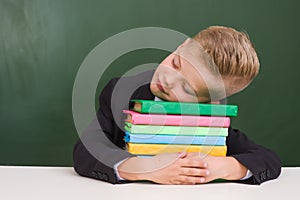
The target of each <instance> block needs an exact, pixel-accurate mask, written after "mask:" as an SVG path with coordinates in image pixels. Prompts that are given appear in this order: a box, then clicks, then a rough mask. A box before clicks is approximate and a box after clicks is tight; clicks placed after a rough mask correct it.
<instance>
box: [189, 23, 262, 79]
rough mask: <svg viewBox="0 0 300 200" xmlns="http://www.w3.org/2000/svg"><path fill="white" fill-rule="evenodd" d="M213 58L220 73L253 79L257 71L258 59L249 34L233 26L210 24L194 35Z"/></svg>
mask: <svg viewBox="0 0 300 200" xmlns="http://www.w3.org/2000/svg"><path fill="white" fill-rule="evenodd" d="M193 39H195V40H196V41H198V42H199V43H200V44H201V46H202V47H203V48H204V50H205V51H206V52H207V53H208V54H209V55H210V56H211V57H212V58H213V60H214V62H215V64H216V65H217V67H218V69H219V72H220V74H221V75H232V76H239V77H247V78H250V79H253V78H254V77H255V76H256V75H257V74H258V72H259V60H258V57H257V54H256V51H255V49H254V46H253V44H252V43H251V41H250V39H249V36H248V35H247V34H246V33H244V32H239V31H237V30H235V29H233V28H228V27H223V26H211V27H209V28H207V29H205V30H203V31H201V32H199V33H198V34H197V35H195V36H194V38H193Z"/></svg>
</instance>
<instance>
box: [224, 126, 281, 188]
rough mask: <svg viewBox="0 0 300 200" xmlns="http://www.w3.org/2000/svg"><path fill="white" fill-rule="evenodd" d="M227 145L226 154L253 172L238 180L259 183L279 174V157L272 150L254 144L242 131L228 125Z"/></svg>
mask: <svg viewBox="0 0 300 200" xmlns="http://www.w3.org/2000/svg"><path fill="white" fill-rule="evenodd" d="M227 147H228V150H227V155H228V156H230V157H233V158H235V159H236V160H237V161H238V162H239V163H240V164H241V165H242V166H245V167H246V168H247V169H249V170H250V171H251V172H252V173H253V176H252V177H250V178H249V179H246V180H242V181H238V182H242V183H249V184H261V183H263V182H265V181H268V180H272V179H275V178H277V177H278V176H279V175H280V173H281V161H280V158H279V157H278V156H277V155H276V154H275V153H274V152H273V151H271V150H269V149H267V148H265V147H263V146H260V145H258V144H255V143H254V142H253V141H252V140H250V139H249V138H248V137H247V136H246V135H245V134H244V133H243V132H241V131H239V130H236V129H232V128H231V127H230V129H229V135H228V138H227Z"/></svg>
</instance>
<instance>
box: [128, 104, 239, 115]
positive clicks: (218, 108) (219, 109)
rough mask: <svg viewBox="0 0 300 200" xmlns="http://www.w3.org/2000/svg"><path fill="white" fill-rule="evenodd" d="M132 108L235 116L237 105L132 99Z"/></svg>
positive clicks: (141, 110) (144, 110)
mask: <svg viewBox="0 0 300 200" xmlns="http://www.w3.org/2000/svg"><path fill="white" fill-rule="evenodd" d="M132 102H134V107H133V110H134V111H136V112H140V113H151V114H180V115H209V116H229V117H236V116H237V114H238V106H237V105H222V104H204V103H188V102H170V101H152V100H132Z"/></svg>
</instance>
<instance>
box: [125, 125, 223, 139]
mask: <svg viewBox="0 0 300 200" xmlns="http://www.w3.org/2000/svg"><path fill="white" fill-rule="evenodd" d="M125 130H126V131H128V132H130V133H135V134H159V135H160V134H162V135H191V136H196V135H199V136H227V135H228V128H221V127H195V126H153V125H134V124H131V123H128V122H125Z"/></svg>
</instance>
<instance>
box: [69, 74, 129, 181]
mask: <svg viewBox="0 0 300 200" xmlns="http://www.w3.org/2000/svg"><path fill="white" fill-rule="evenodd" d="M115 83H116V80H115V79H113V80H112V81H110V82H109V83H108V84H107V85H106V86H105V88H104V89H103V91H102V93H101V95H100V100H99V101H100V109H99V111H98V113H97V119H94V120H93V121H92V123H91V124H90V125H89V126H88V127H87V128H86V129H85V131H84V132H83V134H82V135H81V137H80V139H79V140H78V141H77V143H76V144H75V146H74V149H73V162H74V169H75V171H76V172H77V173H78V174H80V175H82V176H86V177H90V178H95V179H99V180H103V181H107V182H110V183H117V180H116V176H115V173H114V169H113V166H114V164H115V163H117V162H119V161H121V160H123V159H125V158H128V157H131V156H133V155H132V154H130V153H128V152H126V151H125V150H123V149H121V148H120V147H119V145H120V143H118V141H117V140H116V141H114V138H116V137H115V133H116V132H115V131H116V130H115V126H114V124H113V123H114V122H113V116H112V113H111V106H110V99H111V93H112V90H113V87H114V85H115ZM112 141H114V143H115V144H117V145H118V146H116V145H115V144H114V143H113V142H112Z"/></svg>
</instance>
